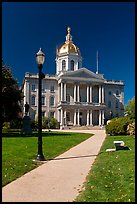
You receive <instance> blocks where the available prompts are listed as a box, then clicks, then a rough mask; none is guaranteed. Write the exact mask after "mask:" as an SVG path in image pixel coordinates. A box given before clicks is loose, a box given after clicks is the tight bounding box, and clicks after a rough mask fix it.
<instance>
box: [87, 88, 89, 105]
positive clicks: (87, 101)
mask: <svg viewBox="0 0 137 204" xmlns="http://www.w3.org/2000/svg"><path fill="white" fill-rule="evenodd" d="M88 102H89V86H87V103H88Z"/></svg>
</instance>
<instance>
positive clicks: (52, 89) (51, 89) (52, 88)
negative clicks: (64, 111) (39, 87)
mask: <svg viewBox="0 0 137 204" xmlns="http://www.w3.org/2000/svg"><path fill="white" fill-rule="evenodd" d="M50 92H51V93H52V92H54V86H53V85H52V86H51V87H50Z"/></svg>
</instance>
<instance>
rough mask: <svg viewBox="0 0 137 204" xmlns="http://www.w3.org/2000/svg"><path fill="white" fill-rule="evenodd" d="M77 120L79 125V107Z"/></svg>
mask: <svg viewBox="0 0 137 204" xmlns="http://www.w3.org/2000/svg"><path fill="white" fill-rule="evenodd" d="M77 121H78V125H79V109H78V115H77Z"/></svg>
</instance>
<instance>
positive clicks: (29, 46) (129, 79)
mask: <svg viewBox="0 0 137 204" xmlns="http://www.w3.org/2000/svg"><path fill="white" fill-rule="evenodd" d="M68 26H70V27H71V34H72V37H73V42H74V44H75V45H77V46H78V47H79V48H80V51H81V55H82V57H83V67H85V68H87V69H89V70H91V71H93V72H96V51H97V50H98V52H99V72H100V73H102V74H104V77H105V78H106V79H109V80H111V79H114V80H123V81H124V83H125V87H124V95H125V96H124V97H125V99H124V102H125V104H127V102H128V100H131V99H132V98H133V96H134V95H135V3H134V2H2V58H3V61H4V62H5V63H6V64H7V65H10V66H11V67H12V72H13V76H14V77H15V78H17V80H18V82H19V85H21V84H22V81H23V77H24V75H25V72H30V73H37V72H38V68H37V64H36V59H35V55H36V53H37V52H38V50H39V48H40V47H41V48H42V51H43V52H44V53H45V57H46V58H45V62H44V65H43V72H44V73H45V74H55V72H56V64H55V58H56V47H57V46H59V45H60V44H62V43H63V42H65V36H66V34H67V27H68Z"/></svg>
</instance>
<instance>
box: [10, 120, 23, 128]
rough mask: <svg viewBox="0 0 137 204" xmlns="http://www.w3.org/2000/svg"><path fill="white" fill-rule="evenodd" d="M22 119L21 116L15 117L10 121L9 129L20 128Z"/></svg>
mask: <svg viewBox="0 0 137 204" xmlns="http://www.w3.org/2000/svg"><path fill="white" fill-rule="evenodd" d="M22 123H23V120H22V118H16V119H14V120H11V121H10V128H11V129H21V128H22Z"/></svg>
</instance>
